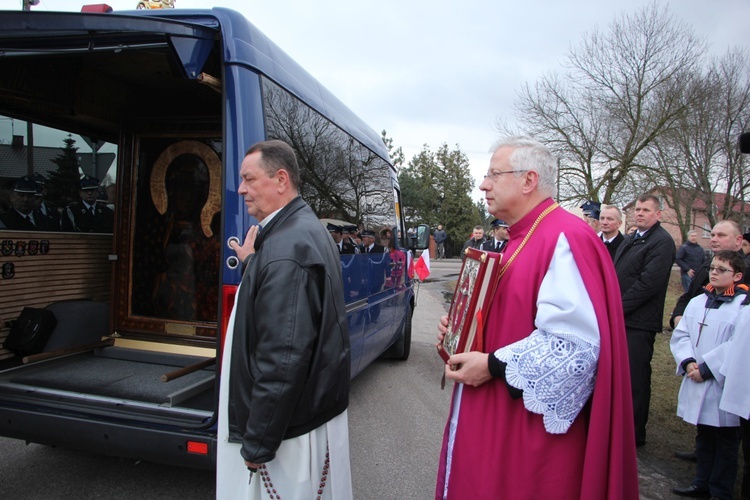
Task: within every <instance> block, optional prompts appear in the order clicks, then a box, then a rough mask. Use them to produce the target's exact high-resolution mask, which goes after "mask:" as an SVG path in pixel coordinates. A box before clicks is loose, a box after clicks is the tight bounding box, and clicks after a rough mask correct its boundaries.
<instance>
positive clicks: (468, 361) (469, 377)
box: [445, 351, 492, 387]
mask: <svg viewBox="0 0 750 500" xmlns="http://www.w3.org/2000/svg"><path fill="white" fill-rule="evenodd" d="M488 357H489V354H487V353H486V352H478V351H472V352H463V353H459V354H454V355H453V356H451V357H450V359H449V360H448V364H447V365H445V378H447V379H449V380H455V381H456V382H459V383H461V384H467V385H471V386H473V387H479V386H480V385H482V384H484V383H485V382H487V381H488V380H490V379H491V378H492V375H490V368H489V365H488V364H487V358H488ZM456 365H458V366H460V367H459V369H458V370H455V371H454V370H452V369H451V366H456Z"/></svg>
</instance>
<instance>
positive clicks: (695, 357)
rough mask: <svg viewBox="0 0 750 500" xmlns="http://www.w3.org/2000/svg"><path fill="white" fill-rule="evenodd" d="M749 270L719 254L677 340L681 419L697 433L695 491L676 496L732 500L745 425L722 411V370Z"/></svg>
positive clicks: (673, 342) (674, 351)
mask: <svg viewBox="0 0 750 500" xmlns="http://www.w3.org/2000/svg"><path fill="white" fill-rule="evenodd" d="M745 267H746V265H745V261H744V260H743V258H742V257H741V256H740V255H739V254H738V253H737V252H733V251H729V250H722V251H720V252H717V253H716V254H715V255H714V258H713V261H712V262H711V267H710V268H709V270H710V272H709V276H710V278H709V284H708V285H707V286H706V288H705V293H704V294H702V295H698V296H697V297H695V298H693V299H692V300H691V301H690V303H689V304H688V306H687V308H686V309H685V314H684V315H683V317H682V320H681V321H680V324H679V325H678V326H677V328H676V329H675V331H674V333H673V334H672V339H671V341H670V347H671V349H672V355H673V356H674V359H675V361H676V362H677V374H678V375H683V376H684V379H683V381H682V385H681V386H680V392H679V396H678V404H677V415H678V416H679V417H682V419H683V420H685V421H686V422H688V423H691V424H693V425H696V426H697V427H698V433H697V436H696V438H695V453H696V457H697V459H698V462H697V466H696V472H695V478H694V479H693V482H692V484H691V485H690V486H687V487H684V488H674V489H673V490H672V491H673V492H674V493H675V494H676V495H680V496H688V497H697V496H709V495H710V496H711V497H715V498H726V499H731V498H732V492H733V490H734V481H735V478H736V476H737V452H738V448H739V442H740V430H739V423H740V422H739V417H737V415H734V414H732V413H729V412H726V411H724V410H722V409H720V408H719V402H720V401H721V396H722V390H723V387H724V375H723V372H722V368H723V364H724V363H725V361H726V359H727V355H728V354H729V349H728V348H729V347H731V345H730V344H728V342H729V340H730V339H731V338H732V336H733V335H734V327H735V322H736V319H737V313H738V311H739V309H740V305H741V303H742V301H743V300H744V298H745V295H746V293H747V287H746V286H745V285H742V284H738V283H739V282H740V280H741V279H742V274H743V273H744V272H745Z"/></svg>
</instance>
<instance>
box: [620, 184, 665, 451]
mask: <svg viewBox="0 0 750 500" xmlns="http://www.w3.org/2000/svg"><path fill="white" fill-rule="evenodd" d="M660 218H661V202H660V201H659V199H658V198H657V197H655V196H653V195H649V194H646V195H643V196H641V197H639V198H638V200H637V201H636V202H635V223H636V225H637V226H638V229H637V231H636V232H635V233H633V234H631V235H628V236H627V237H626V238H625V240H624V241H623V242H622V244H621V245H620V247H619V248H618V249H617V254H616V255H615V261H614V264H615V271H616V272H617V278H618V281H619V284H620V293H621V295H622V310H623V313H624V314H625V334H626V335H627V341H628V355H629V361H630V382H631V390H632V392H633V414H634V421H635V444H636V446H643V445H644V444H646V422H647V421H648V408H649V404H650V401H651V358H652V357H653V355H654V341H655V340H656V334H657V333H658V332H660V331H661V330H662V326H663V325H662V321H663V319H664V299H665V298H666V296H667V287H668V285H669V277H670V274H671V272H672V264H673V263H674V258H675V253H676V252H677V250H676V248H675V244H674V240H673V239H672V236H670V234H669V233H668V232H667V230H666V229H664V228H663V227H661V223H660V222H659V219H660Z"/></svg>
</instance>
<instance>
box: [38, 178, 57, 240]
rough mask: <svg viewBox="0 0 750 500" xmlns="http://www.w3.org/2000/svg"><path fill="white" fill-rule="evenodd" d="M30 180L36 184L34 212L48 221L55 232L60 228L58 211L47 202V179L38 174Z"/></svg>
mask: <svg viewBox="0 0 750 500" xmlns="http://www.w3.org/2000/svg"><path fill="white" fill-rule="evenodd" d="M32 178H33V179H34V182H36V197H35V199H34V202H35V203H34V204H35V208H36V210H39V211H40V212H41V213H42V215H44V216H45V217H47V218H48V219H50V220H51V221H52V226H53V227H55V228H56V230H60V228H61V227H62V220H61V217H60V211H59V210H58V209H57V207H56V206H55V205H53V204H52V203H50V202H49V201H47V179H46V178H45V177H44V176H43V175H42V174H40V173H35V174H34V176H33V177H32Z"/></svg>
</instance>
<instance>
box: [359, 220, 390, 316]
mask: <svg viewBox="0 0 750 500" xmlns="http://www.w3.org/2000/svg"><path fill="white" fill-rule="evenodd" d="M361 235H362V252H363V253H366V254H368V261H369V262H368V276H367V282H368V284H369V286H368V288H369V295H370V296H372V295H374V294H376V293H378V292H380V291H381V290H382V289H383V285H384V284H385V280H386V278H388V277H389V276H390V275H391V267H390V263H391V259H390V257H389V255H388V253H386V249H385V247H384V246H383V245H378V244H377V243H375V232H374V231H369V230H368V231H362V233H361ZM379 316H380V304H378V303H376V304H374V305H372V306H371V307H370V321H371V322H372V323H377V322H378V317H379Z"/></svg>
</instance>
